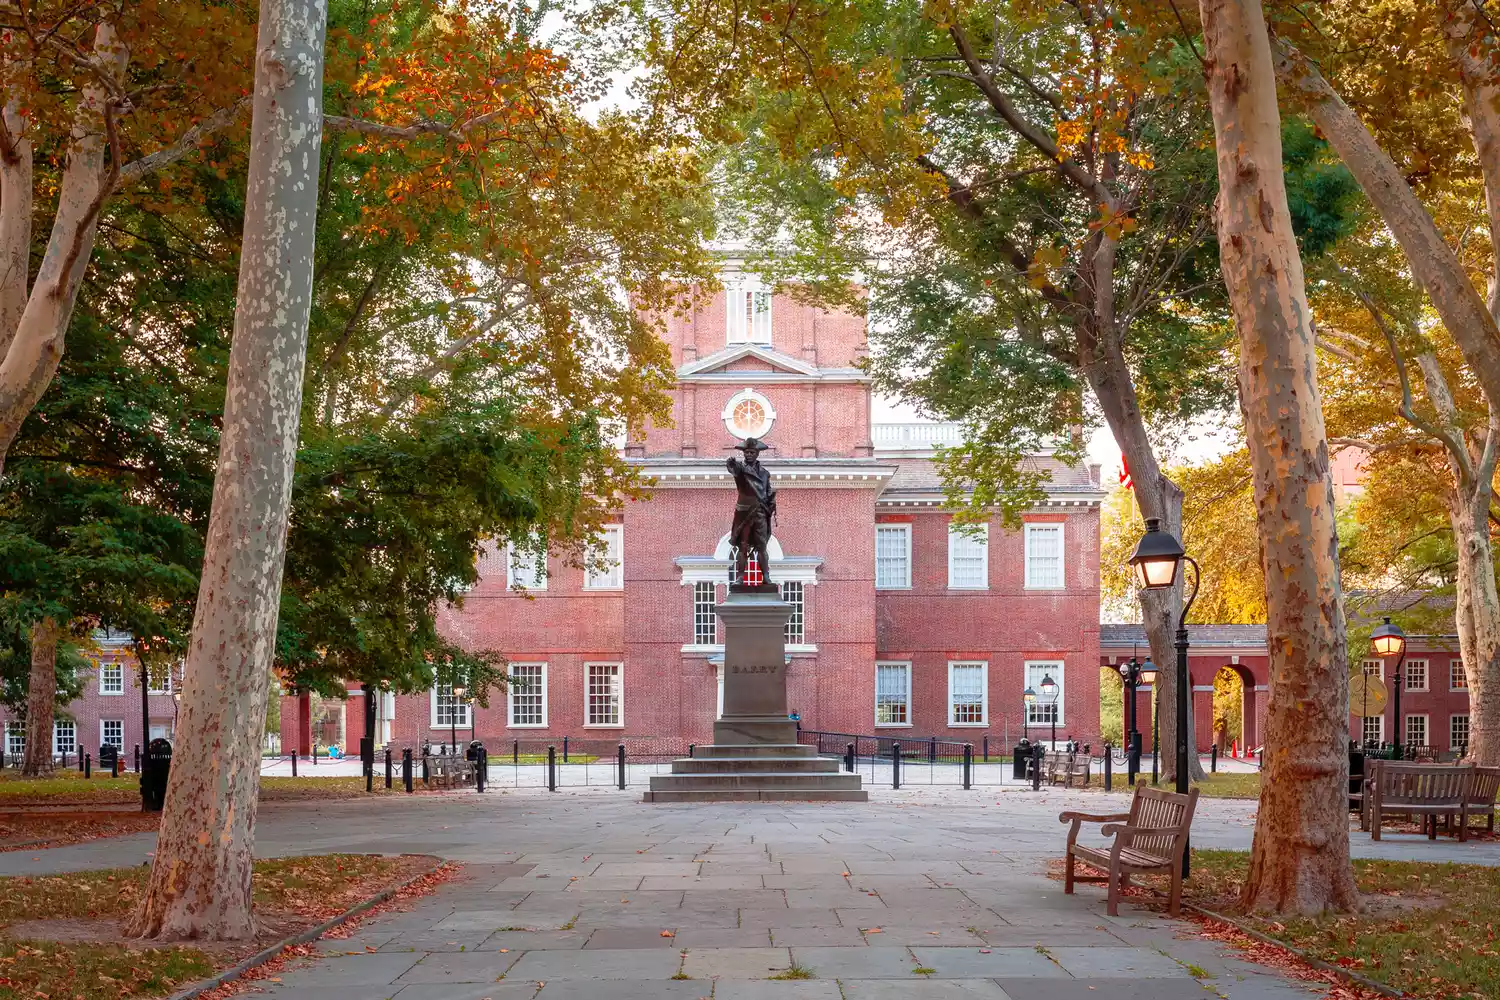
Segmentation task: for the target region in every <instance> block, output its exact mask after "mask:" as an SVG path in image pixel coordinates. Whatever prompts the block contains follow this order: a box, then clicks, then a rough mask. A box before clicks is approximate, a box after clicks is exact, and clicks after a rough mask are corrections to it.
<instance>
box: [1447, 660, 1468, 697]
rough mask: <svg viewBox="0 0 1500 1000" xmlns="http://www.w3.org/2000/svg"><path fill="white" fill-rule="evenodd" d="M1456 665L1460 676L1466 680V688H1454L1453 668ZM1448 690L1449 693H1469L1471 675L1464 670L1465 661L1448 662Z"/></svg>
mask: <svg viewBox="0 0 1500 1000" xmlns="http://www.w3.org/2000/svg"><path fill="white" fill-rule="evenodd" d="M1455 664H1456V665H1457V666H1458V672H1459V675H1460V676H1462V677H1463V679H1464V686H1463V687H1454V686H1453V667H1454V665H1455ZM1448 690H1449V691H1467V690H1469V675H1468V672H1467V671H1465V670H1464V661H1463V660H1449V661H1448Z"/></svg>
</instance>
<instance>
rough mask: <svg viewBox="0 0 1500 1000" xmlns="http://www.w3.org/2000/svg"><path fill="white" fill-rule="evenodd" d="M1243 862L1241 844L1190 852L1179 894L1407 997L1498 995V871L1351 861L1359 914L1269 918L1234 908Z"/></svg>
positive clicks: (1436, 999)
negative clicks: (1360, 896)
mask: <svg viewBox="0 0 1500 1000" xmlns="http://www.w3.org/2000/svg"><path fill="white" fill-rule="evenodd" d="M1249 860H1250V856H1249V854H1248V853H1247V852H1243V851H1194V852H1193V874H1192V877H1191V878H1190V879H1189V880H1188V882H1187V885H1186V887H1185V897H1186V898H1187V899H1188V901H1190V902H1193V903H1196V904H1198V905H1199V906H1203V907H1205V908H1207V909H1210V910H1214V911H1216V912H1219V913H1224V914H1225V915H1226V916H1234V917H1235V918H1236V919H1238V920H1242V921H1243V922H1245V923H1246V924H1247V925H1248V926H1251V927H1254V928H1255V929H1256V930H1258V931H1260V932H1261V933H1263V934H1266V935H1269V936H1270V937H1274V938H1276V939H1277V940H1280V941H1285V942H1286V943H1287V944H1290V945H1292V946H1294V947H1296V948H1299V949H1301V950H1302V951H1304V952H1306V953H1307V954H1309V955H1313V956H1315V957H1317V958H1320V959H1322V960H1323V961H1325V962H1329V963H1331V964H1333V965H1339V966H1342V967H1345V968H1348V969H1350V970H1352V971H1355V972H1358V973H1359V974H1360V975H1363V976H1365V977H1367V978H1369V979H1374V980H1376V981H1378V982H1381V983H1386V984H1388V985H1390V986H1393V987H1395V988H1397V989H1400V990H1404V991H1406V992H1407V993H1409V994H1411V995H1412V996H1415V997H1423V998H1430V1000H1459V998H1482V1000H1490V998H1494V997H1500V940H1497V935H1500V869H1497V868H1491V867H1485V866H1480V865H1455V864H1438V863H1433V862H1417V861H1367V860H1357V861H1355V862H1354V874H1355V878H1356V879H1357V881H1358V883H1359V888H1360V890H1361V891H1362V892H1363V893H1364V894H1365V899H1366V902H1365V908H1364V911H1363V912H1361V913H1359V914H1355V915H1350V916H1324V917H1310V918H1292V919H1281V920H1275V919H1271V918H1268V917H1262V916H1246V915H1244V914H1236V913H1235V908H1236V906H1237V904H1238V899H1239V893H1240V887H1241V886H1242V885H1243V883H1244V878H1245V871H1246V869H1247V867H1248V865H1249ZM1142 881H1144V882H1147V883H1153V880H1152V878H1147V879H1142ZM1159 881H1160V882H1161V884H1160V885H1159V886H1158V888H1161V889H1163V890H1164V889H1165V888H1166V884H1165V880H1164V879H1162V880H1159ZM1153 884H1154V883H1153Z"/></svg>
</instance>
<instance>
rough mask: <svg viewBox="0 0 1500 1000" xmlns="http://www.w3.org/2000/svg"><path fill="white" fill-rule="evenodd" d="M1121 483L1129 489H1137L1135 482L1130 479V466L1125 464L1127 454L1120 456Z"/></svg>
mask: <svg viewBox="0 0 1500 1000" xmlns="http://www.w3.org/2000/svg"><path fill="white" fill-rule="evenodd" d="M1120 485H1121V486H1123V487H1125V488H1126V489H1127V490H1133V489H1135V483H1133V482H1131V479H1130V466H1128V465H1126V464H1125V456H1124V455H1121V456H1120Z"/></svg>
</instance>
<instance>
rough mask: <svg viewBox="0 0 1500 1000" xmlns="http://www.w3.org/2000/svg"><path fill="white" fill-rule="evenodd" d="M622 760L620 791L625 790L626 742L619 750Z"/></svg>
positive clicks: (620, 759)
mask: <svg viewBox="0 0 1500 1000" xmlns="http://www.w3.org/2000/svg"><path fill="white" fill-rule="evenodd" d="M617 752H618V753H619V761H620V791H622V792H623V791H624V790H625V744H623V743H621V744H620V746H619V748H618V751H617Z"/></svg>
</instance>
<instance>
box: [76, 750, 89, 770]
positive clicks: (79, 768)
mask: <svg viewBox="0 0 1500 1000" xmlns="http://www.w3.org/2000/svg"><path fill="white" fill-rule="evenodd" d="M87 756H88V754H85V753H80V754H79V755H78V773H79V774H82V773H83V758H85V757H87Z"/></svg>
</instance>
